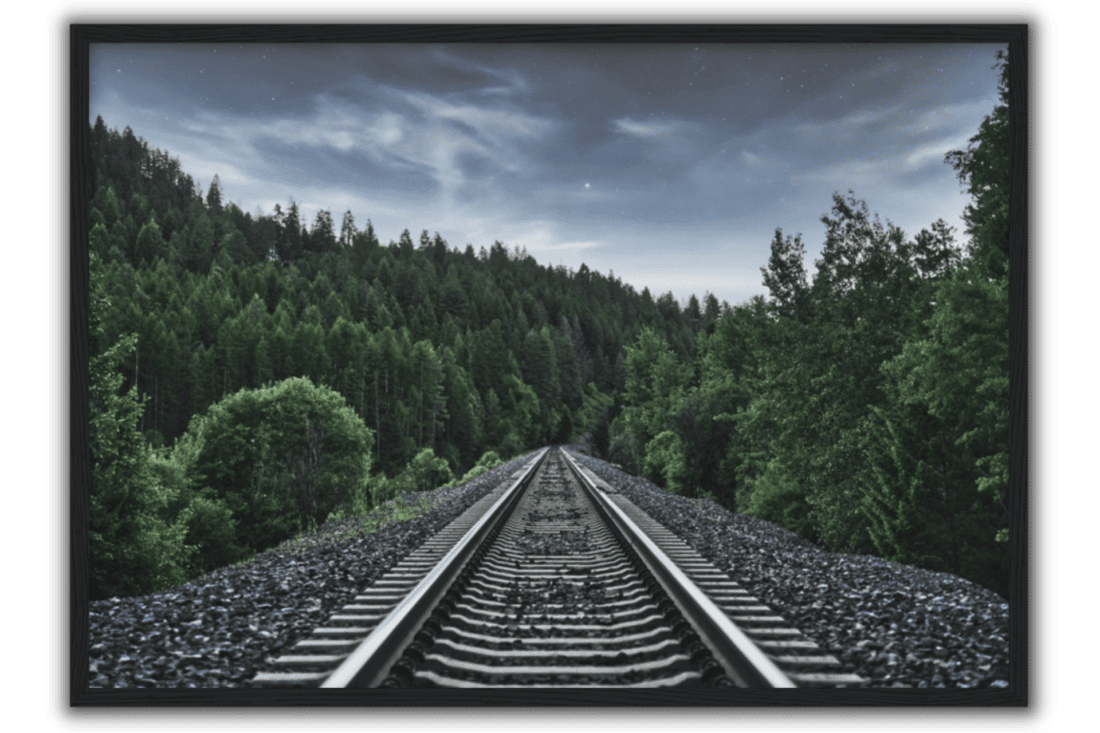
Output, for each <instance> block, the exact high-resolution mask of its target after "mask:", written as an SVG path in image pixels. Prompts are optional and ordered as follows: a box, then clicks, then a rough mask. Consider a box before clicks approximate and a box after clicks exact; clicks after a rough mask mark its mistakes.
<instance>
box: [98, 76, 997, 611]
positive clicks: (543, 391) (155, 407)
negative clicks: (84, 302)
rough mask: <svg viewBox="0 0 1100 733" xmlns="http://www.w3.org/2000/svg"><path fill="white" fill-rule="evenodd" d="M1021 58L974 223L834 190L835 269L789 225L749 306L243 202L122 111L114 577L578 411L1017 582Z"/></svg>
mask: <svg viewBox="0 0 1100 733" xmlns="http://www.w3.org/2000/svg"><path fill="white" fill-rule="evenodd" d="M1002 71H1004V61H1003V60H1002ZM1006 79H1007V77H1005V76H1003V77H1002V104H1001V105H1000V106H998V107H997V109H996V110H994V112H993V113H992V114H991V115H990V116H989V117H988V118H987V119H986V121H985V123H984V124H983V126H982V128H981V130H980V131H979V132H978V134H977V135H976V136H975V138H974V139H973V140H972V142H971V145H970V147H969V148H968V149H967V150H966V151H958V152H956V153H952V154H950V155H949V156H948V163H949V164H951V165H953V166H954V167H955V169H956V170H957V171H958V174H959V177H960V180H961V181H962V182H963V184H964V185H966V186H967V187H968V189H969V190H970V192H971V194H972V195H973V203H972V204H971V205H970V206H969V207H968V208H967V210H966V212H965V221H966V222H967V232H966V234H967V235H968V237H969V243H968V244H967V245H966V246H965V247H964V246H959V245H958V244H956V242H955V240H954V235H953V232H952V231H951V230H950V228H949V227H947V226H946V224H944V223H943V222H942V221H939V222H936V223H934V224H931V225H930V228H929V229H927V230H924V231H921V232H920V233H918V234H917V235H915V236H914V237H909V236H907V235H906V234H905V233H904V232H902V231H900V230H899V229H897V228H896V227H894V226H893V225H891V224H889V223H886V224H882V223H881V222H880V221H879V219H878V217H877V216H872V215H871V214H870V213H869V211H868V208H867V206H866V204H864V203H863V202H861V201H860V200H858V199H857V198H855V196H854V194H851V193H850V194H849V195H847V196H842V195H839V194H837V195H835V196H834V200H833V205H832V210H831V212H830V213H829V214H827V215H825V216H824V217H823V218H822V221H823V223H824V227H825V238H824V249H823V253H822V257H821V259H820V260H818V261H817V262H816V264H815V268H816V269H815V271H814V272H813V275H812V277H810V274H809V273H808V272H807V268H806V265H805V264H804V262H803V259H804V257H803V255H804V247H803V244H802V240H801V237H791V236H784V235H783V232H782V231H781V230H778V229H777V230H776V234H775V238H774V241H773V242H772V247H771V257H770V259H769V260H768V262H767V263H766V265H765V266H764V267H762V273H763V284H764V285H765V286H766V287H767V289H768V291H769V296H768V297H767V298H764V297H758V298H754V299H753V300H751V301H750V302H747V303H742V304H739V305H737V306H734V307H731V306H729V305H728V304H724V303H723V304H719V303H718V301H717V300H716V299H715V298H714V296H713V295H709V294H707V295H706V296H704V298H703V300H702V302H700V301H699V300H698V299H697V298H696V297H695V296H694V295H692V296H691V298H690V299H689V300H688V302H687V303H686V304H685V305H683V306H681V304H680V303H678V302H677V301H676V299H675V298H674V297H673V296H672V294H666V295H663V296H660V297H658V298H656V299H655V298H653V297H652V296H651V294H650V293H649V291H648V290H643V291H642V292H640V293H639V292H637V291H636V290H635V289H634V288H633V287H632V286H630V285H628V284H624V283H622V282H621V281H619V280H617V279H615V278H614V277H610V276H605V275H602V274H600V273H597V272H592V271H590V270H588V269H587V268H586V267H584V266H582V267H581V268H580V270H579V271H572V270H569V269H566V268H563V267H557V268H552V267H545V266H542V265H539V264H538V263H537V262H536V261H535V259H534V258H533V257H531V256H529V255H528V254H527V253H526V252H524V251H521V250H517V249H508V248H507V247H506V246H505V245H504V244H502V243H500V242H497V243H495V244H494V245H493V246H492V247H490V248H489V249H488V250H486V249H485V248H481V249H480V250H477V251H475V250H474V248H473V247H472V246H469V245H467V246H466V247H465V249H461V248H455V247H452V246H450V245H449V244H448V243H447V242H446V241H444V240H443V239H442V238H441V237H440V236H439V235H438V234H435V235H434V236H432V235H430V234H429V233H428V232H427V231H424V232H422V233H421V234H420V235H419V237H418V238H417V239H416V240H414V239H413V237H412V235H411V234H410V233H409V232H408V231H405V232H404V233H403V234H402V235H401V237H400V239H399V241H397V242H389V243H388V244H382V243H381V242H380V241H379V240H378V238H377V237H376V236H375V233H374V231H373V228H372V226H371V224H370V221H369V220H368V221H367V222H366V224H365V225H364V226H360V225H359V223H358V221H357V220H356V219H355V217H354V216H353V214H352V213H351V212H350V211H349V212H345V213H344V214H343V215H342V217H341V220H340V225H339V226H337V225H336V223H335V221H336V219H335V218H334V217H333V215H332V213H331V212H329V211H321V212H319V213H318V214H317V216H316V218H315V219H314V221H313V222H312V223H308V224H307V222H304V221H302V219H301V216H300V212H299V210H298V207H297V206H296V204H295V203H294V202H293V201H290V202H288V204H287V206H286V207H285V209H284V208H282V207H281V206H276V207H275V210H274V212H272V213H271V214H265V213H261V212H256V213H248V212H244V211H242V210H241V209H240V208H239V207H238V206H237V205H236V204H233V203H232V202H230V201H228V200H227V199H228V197H229V196H231V195H232V192H231V191H229V192H225V191H222V189H221V186H220V183H219V181H218V179H217V177H215V178H214V180H213V182H212V183H211V184H210V186H209V188H208V189H207V190H206V191H205V192H204V191H203V190H202V189H201V188H199V187H198V186H197V185H196V183H195V181H194V180H193V179H192V178H191V177H190V176H188V175H187V174H186V173H185V172H184V171H183V170H182V169H181V166H180V163H179V161H178V160H176V159H174V158H172V157H171V156H170V154H169V153H167V152H164V151H160V150H156V149H151V148H150V147H149V146H148V145H147V144H146V143H145V142H144V141H143V140H141V139H139V138H137V137H135V136H134V135H133V133H132V132H131V130H130V129H129V128H128V127H127V128H125V129H124V130H123V131H122V132H121V133H120V132H118V131H117V130H111V129H108V128H107V126H106V124H105V123H104V121H103V120H102V119H99V118H97V119H96V121H95V123H94V124H93V125H92V126H91V129H90V135H91V151H92V181H91V182H90V183H91V185H90V190H91V191H94V198H93V200H92V202H91V216H90V221H89V250H90V252H89V256H90V273H91V275H90V277H91V303H90V306H91V308H90V312H91V323H90V336H91V343H90V349H91V354H92V360H91V364H90V366H91V370H90V372H91V377H92V392H91V399H92V410H91V415H92V420H91V446H92V458H93V475H92V486H91V495H90V501H91V527H90V543H91V564H92V595H93V597H105V596H108V595H113V594H132V593H140V592H148V591H151V590H155V589H158V588H162V587H167V586H168V585H171V584H173V583H178V582H182V581H183V580H186V579H187V578H189V577H193V576H194V575H196V574H198V573H201V572H206V571H209V570H210V569H212V568H213V567H216V566H217V565H219V564H224V563H226V562H232V561H234V560H237V559H241V558H244V557H247V556H248V554H250V553H252V552H256V551H260V550H262V549H265V548H266V547H270V546H272V545H273V544H275V543H277V542H279V541H281V540H282V539H286V538H287V537H289V536H293V534H294V533H295V532H297V531H300V530H301V529H303V528H306V527H308V526H311V525H315V524H316V523H319V522H323V521H324V519H325V518H326V517H327V516H328V515H329V514H330V513H331V512H334V511H349V512H350V511H359V510H362V509H364V508H369V507H370V506H371V505H372V504H374V505H377V504H378V503H379V502H381V501H384V500H385V499H387V498H389V497H391V496H393V495H394V494H395V493H399V492H401V491H405V490H409V489H413V488H426V487H427V486H430V485H435V484H439V483H443V482H446V481H448V480H451V479H452V478H454V477H455V476H461V475H463V474H464V473H466V472H468V471H470V470H471V469H475V470H477V467H478V466H479V465H480V466H481V467H485V466H488V465H491V464H492V462H493V461H495V460H497V458H498V457H504V458H507V457H510V456H512V455H515V454H517V453H519V452H521V451H524V450H526V449H530V448H533V447H536V446H539V445H544V444H547V443H563V442H571V441H583V442H586V443H587V444H588V445H589V446H590V448H591V450H592V451H593V452H594V453H596V454H597V455H600V456H603V457H606V458H608V459H610V460H612V461H615V462H617V463H618V464H620V465H621V466H623V467H624V468H626V469H627V470H629V471H632V472H634V473H636V474H639V475H645V476H646V477H648V478H650V479H652V480H654V481H655V482H657V483H658V484H660V485H662V486H664V487H665V488H666V489H668V490H671V491H676V492H679V493H683V494H687V495H690V496H699V497H710V498H713V499H715V500H716V501H718V502H719V503H721V504H723V505H724V506H727V507H729V508H732V509H736V510H738V511H742V512H747V513H750V514H754V515H756V516H760V517H763V518H766V519H769V520H771V521H774V522H777V523H779V524H781V525H784V526H786V527H788V528H790V529H793V530H795V531H797V532H799V533H800V534H802V535H804V536H806V537H808V538H810V539H813V540H814V541H816V542H818V543H820V544H821V545H823V546H824V547H826V548H828V549H832V550H837V551H843V552H860V553H873V554H877V555H880V556H882V557H885V558H887V559H892V560H898V561H901V562H907V563H913V564H916V565H920V566H922V567H928V568H933V569H942V570H947V571H950V572H953V573H957V574H960V575H962V576H964V577H967V578H969V579H972V580H974V581H976V582H979V583H982V584H983V585H986V586H988V587H991V588H993V589H994V590H997V591H998V592H1001V593H1006V592H1007V571H1008V559H1007V558H1008V554H1007V546H1006V544H1005V542H1006V540H1007V527H1008V516H1007V508H1006V492H1007V466H1008V461H1007V452H1008V448H1007V424H1008V304H1007V284H1008V266H1007V263H1008V244H1007V243H1008V230H1007V201H1008V154H1007V150H1008V147H1007V140H1008V132H1007V81H1006ZM280 426H282V427H280ZM287 426H298V427H294V428H293V429H292V428H289V427H287ZM302 426H304V427H302ZM294 430H297V431H298V432H300V433H301V435H297V433H295V435H296V437H293V439H292V438H291V437H288V435H289V432H288V431H290V432H293V431H294ZM349 455H354V456H357V458H356V459H355V460H349V459H348V456H349ZM425 477H427V478H425Z"/></svg>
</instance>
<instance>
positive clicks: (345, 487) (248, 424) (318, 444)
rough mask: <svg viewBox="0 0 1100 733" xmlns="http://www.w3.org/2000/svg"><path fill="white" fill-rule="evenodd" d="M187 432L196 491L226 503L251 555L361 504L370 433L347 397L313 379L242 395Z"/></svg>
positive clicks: (228, 400) (225, 401)
mask: <svg viewBox="0 0 1100 733" xmlns="http://www.w3.org/2000/svg"><path fill="white" fill-rule="evenodd" d="M189 432H190V433H191V434H192V436H193V439H194V440H195V441H196V443H197V445H198V446H199V448H198V450H197V456H196V459H195V464H194V471H195V482H196V485H198V486H202V487H209V488H210V489H212V490H213V492H214V496H216V497H217V498H218V499H221V500H222V501H224V502H225V505H226V506H228V507H229V509H230V510H231V511H232V513H233V517H234V519H235V520H236V522H237V531H238V534H239V540H240V541H241V542H242V543H243V544H246V545H248V546H249V547H251V548H252V549H253V550H262V549H265V548H267V547H271V546H272V545H275V544H277V543H278V542H281V541H282V540H285V539H287V538H289V537H291V536H293V535H294V533H295V532H297V531H299V530H301V529H303V528H305V527H308V526H311V525H314V524H316V523H320V522H323V521H324V520H325V518H326V517H328V515H329V513H330V512H332V511H333V510H334V509H335V508H336V507H337V506H338V505H340V504H342V503H348V504H351V503H354V502H355V501H357V500H358V501H362V494H363V492H364V490H365V481H366V478H367V475H368V473H369V469H370V448H371V441H372V438H373V436H372V434H371V431H370V430H369V429H368V428H367V427H366V426H365V425H363V422H362V420H360V419H359V417H358V416H357V415H356V414H355V413H354V411H352V409H351V408H350V407H348V406H347V403H346V401H345V400H344V398H343V397H341V396H340V395H339V394H337V393H336V392H333V391H332V390H331V389H328V388H327V387H319V386H315V385H314V384H313V383H312V382H310V381H309V380H307V379H299V378H293V379H288V380H284V381H282V382H279V383H277V384H275V385H272V386H270V387H266V388H263V389H258V390H249V389H242V390H241V391H239V392H237V393H235V394H232V395H230V396H229V397H226V398H225V399H223V400H222V401H221V402H219V403H217V404H216V405H213V406H212V407H211V408H210V409H209V410H208V411H207V413H206V414H205V415H204V416H202V417H201V418H197V419H196V420H195V421H193V422H192V426H191V428H190V429H189Z"/></svg>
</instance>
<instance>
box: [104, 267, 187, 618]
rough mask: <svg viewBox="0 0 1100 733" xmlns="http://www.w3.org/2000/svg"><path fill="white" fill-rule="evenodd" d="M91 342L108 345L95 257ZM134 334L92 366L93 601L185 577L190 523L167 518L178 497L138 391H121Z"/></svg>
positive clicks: (158, 587) (155, 587) (113, 347)
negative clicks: (144, 425) (152, 446)
mask: <svg viewBox="0 0 1100 733" xmlns="http://www.w3.org/2000/svg"><path fill="white" fill-rule="evenodd" d="M90 280H91V305H92V308H91V315H92V317H91V321H90V330H91V333H92V336H93V343H97V344H102V337H103V331H102V313H103V310H104V309H105V308H106V307H107V306H108V305H109V303H108V301H107V298H106V296H105V293H104V287H103V272H102V269H101V266H100V262H99V258H98V257H97V255H96V254H95V253H94V252H93V253H91V254H90ZM136 341H137V339H136V337H134V336H128V337H125V338H123V339H121V340H119V341H118V342H116V343H114V344H112V345H110V346H109V347H107V348H106V349H104V350H103V351H102V352H100V353H98V354H97V355H95V356H93V357H92V359H91V360H90V363H89V376H90V387H91V388H90V397H91V405H90V408H91V409H90V421H89V438H90V447H91V457H92V472H91V485H90V491H89V495H90V496H89V498H90V513H89V526H88V539H89V556H90V578H89V581H90V582H89V593H90V595H91V597H92V598H106V597H109V596H113V595H129V594H135V593H147V592H150V591H153V590H159V589H161V588H165V587H168V586H170V585H173V584H176V583H180V582H183V581H184V580H186V568H187V565H188V560H189V554H190V549H189V548H188V546H187V545H186V544H184V535H185V532H186V526H185V525H184V524H182V523H180V522H173V521H171V518H170V517H168V516H167V509H168V506H169V504H170V503H171V502H172V500H173V499H174V496H173V495H172V494H171V493H170V492H169V491H168V490H167V488H166V487H164V486H163V485H161V484H159V483H158V482H156V481H155V480H154V477H153V475H152V472H151V471H150V468H149V460H150V450H149V447H148V445H147V444H146V442H145V440H144V439H143V438H142V436H141V434H140V433H139V432H138V430H137V429H136V427H137V423H138V421H139V420H140V417H141V412H142V401H141V400H140V398H139V397H138V393H137V388H136V387H131V388H130V389H129V390H128V391H127V392H126V393H120V389H121V388H122V383H123V377H122V375H121V374H120V373H119V372H118V369H119V365H120V363H121V362H122V361H123V360H124V359H127V358H128V357H129V354H130V352H131V351H133V349H134V347H135V345H136Z"/></svg>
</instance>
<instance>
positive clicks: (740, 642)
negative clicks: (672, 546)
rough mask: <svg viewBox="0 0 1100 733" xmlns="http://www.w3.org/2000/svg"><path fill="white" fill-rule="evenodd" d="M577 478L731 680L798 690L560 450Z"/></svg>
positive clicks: (741, 684) (750, 684)
mask: <svg viewBox="0 0 1100 733" xmlns="http://www.w3.org/2000/svg"><path fill="white" fill-rule="evenodd" d="M560 450H561V453H562V455H563V456H565V459H566V462H567V463H568V464H569V466H570V467H571V468H572V470H573V473H574V474H576V476H577V478H578V479H579V481H580V482H581V485H582V486H584V487H585V489H586V490H587V491H588V493H589V494H590V495H591V497H592V499H593V502H594V503H595V505H596V507H597V509H598V510H599V511H600V513H601V514H602V515H603V516H604V518H605V519H606V520H607V522H608V524H609V525H610V526H611V527H612V528H613V529H614V530H615V532H616V533H617V534H618V535H619V536H620V537H621V538H622V539H623V540H624V541H625V542H626V543H628V544H629V545H630V546H631V547H632V548H633V549H634V551H635V552H636V553H637V554H638V556H639V557H640V558H641V560H642V562H643V563H644V564H645V565H646V567H647V568H648V569H649V571H650V572H651V573H652V574H653V576H654V578H656V580H657V582H658V583H660V584H661V587H662V588H664V590H665V592H666V593H667V594H668V595H669V597H670V598H671V599H672V602H673V603H674V604H676V606H677V608H678V609H679V610H680V613H681V614H683V616H684V618H685V619H686V620H687V622H688V623H689V624H691V626H692V627H693V628H694V629H695V632H696V633H697V634H698V635H699V638H700V639H701V640H702V642H703V644H704V645H706V647H707V648H708V649H710V651H711V654H712V655H713V656H714V658H715V660H716V661H717V662H718V663H719V664H720V665H721V666H722V668H723V669H724V670H725V672H726V674H727V676H729V678H730V679H731V680H733V681H734V682H735V683H736V684H737V685H739V686H742V687H772V688H790V687H797V685H796V684H795V683H794V682H793V681H791V679H790V678H789V677H788V676H787V675H786V674H784V673H783V671H782V670H780V669H779V667H777V666H776V665H775V663H774V662H773V661H772V660H771V659H769V658H768V657H767V656H766V655H765V654H764V652H762V651H761V650H760V648H759V647H757V646H756V644H754V643H753V642H752V641H751V640H750V639H749V638H748V637H747V636H746V635H745V633H744V632H743V631H741V629H739V628H738V627H737V626H736V625H735V624H734V623H733V622H732V621H730V619H729V617H728V616H726V614H725V613H724V612H723V611H722V609H720V608H718V606H716V605H715V604H714V602H713V601H711V600H710V598H708V597H707V596H706V594H705V593H703V591H702V590H700V589H699V587H698V586H697V585H695V583H694V582H692V580H691V579H690V578H688V577H687V575H685V574H684V572H683V571H682V570H680V568H679V567H677V566H676V563H674V562H673V561H672V560H671V559H670V558H669V557H668V555H666V554H665V553H664V552H663V551H662V550H661V549H660V548H659V547H657V545H656V544H655V543H654V542H653V541H652V540H651V539H650V538H649V537H648V536H647V535H646V534H645V532H643V531H642V530H641V529H639V528H638V526H637V525H636V524H635V523H634V522H633V521H632V520H631V519H630V517H628V516H627V515H626V514H625V513H624V512H623V510H622V509H620V508H619V507H618V506H617V505H616V504H615V503H614V502H613V501H611V500H610V499H609V498H608V497H607V495H606V494H605V493H604V492H603V491H601V490H600V489H599V487H597V486H596V484H594V483H593V482H592V480H591V479H590V478H589V477H588V476H587V475H586V474H585V472H584V471H582V470H581V469H580V466H578V465H577V463H576V460H575V459H574V458H573V456H571V455H569V452H568V451H566V450H565V449H560Z"/></svg>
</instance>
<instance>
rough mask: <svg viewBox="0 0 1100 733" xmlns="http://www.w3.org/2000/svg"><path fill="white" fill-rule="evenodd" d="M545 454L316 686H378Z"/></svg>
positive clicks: (529, 464)
mask: <svg viewBox="0 0 1100 733" xmlns="http://www.w3.org/2000/svg"><path fill="white" fill-rule="evenodd" d="M549 452H550V448H549V447H547V448H543V449H542V452H541V453H539V454H538V455H537V456H536V457H535V458H534V459H533V460H532V461H531V462H529V463H528V464H527V467H526V469H525V470H524V472H523V474H522V475H521V476H519V477H518V478H516V480H515V481H514V482H513V483H512V485H511V486H510V487H509V488H508V490H507V491H505V492H504V494H503V495H502V496H501V497H500V499H498V500H497V501H496V503H495V504H493V506H492V507H491V508H490V509H489V510H488V511H487V512H485V514H484V516H482V517H481V519H479V520H478V521H477V523H476V524H474V526H472V527H471V528H470V529H469V531H467V532H466V534H465V535H464V536H463V537H462V539H461V540H459V541H458V542H457V543H456V544H455V546H454V547H452V548H451V550H450V551H449V552H448V553H447V554H446V555H444V556H443V559H442V560H440V561H439V564H438V565H436V566H435V567H434V568H433V569H432V570H431V571H430V572H429V573H428V575H426V576H425V577H424V579H423V580H421V581H420V583H418V584H417V585H416V587H415V588H413V590H412V591H411V592H410V593H409V594H408V595H407V596H405V598H404V599H403V600H402V601H401V602H400V603H399V604H397V607H396V608H394V609H393V610H392V611H391V612H390V613H389V615H388V616H386V618H384V619H382V621H381V622H380V623H379V624H378V626H376V627H375V628H374V630H373V631H372V632H371V633H370V635H369V636H367V638H366V639H364V640H363V641H362V642H361V643H360V644H359V646H358V647H356V649H355V651H353V652H352V653H351V654H349V655H348V657H347V658H346V659H345V660H344V661H343V663H342V664H340V666H339V667H337V668H336V670H335V671H333V673H332V674H330V675H329V676H328V678H327V679H325V681H324V682H323V683H321V685H320V686H321V687H328V688H338V687H377V686H379V685H380V684H381V683H382V680H384V679H385V677H386V674H387V673H388V671H389V669H390V667H391V666H392V665H393V664H394V662H396V661H397V660H398V659H399V658H400V657H401V654H402V652H403V650H404V648H405V646H406V645H407V643H408V641H409V639H410V637H411V636H412V635H413V634H414V633H416V631H417V630H418V629H419V628H420V627H421V626H422V625H423V623H424V621H426V620H427V619H428V617H429V616H430V615H431V614H432V611H433V610H434V609H435V607H436V605H437V604H438V603H439V601H440V600H441V599H442V597H443V596H444V595H445V594H446V592H447V589H448V588H449V587H450V586H451V584H452V583H453V582H454V581H455V579H456V578H458V576H459V575H460V574H461V572H462V569H463V568H464V567H465V565H466V563H467V562H468V561H469V560H470V558H471V557H472V556H473V555H474V554H475V553H476V552H477V550H478V548H479V547H480V546H481V544H482V543H483V541H484V540H485V539H486V537H488V536H489V535H490V534H491V533H492V531H493V530H494V529H495V528H496V527H497V526H498V525H499V523H500V520H502V519H504V518H506V517H507V516H508V514H509V513H510V510H511V508H512V507H513V506H514V504H515V502H516V501H517V499H518V498H519V496H520V494H521V493H523V492H522V488H523V487H524V486H526V485H527V484H528V483H529V482H530V481H531V479H532V478H533V477H534V475H535V471H536V470H537V469H538V467H539V466H540V465H541V464H542V462H543V460H544V459H545V458H546V455H547V454H548V453H549Z"/></svg>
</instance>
